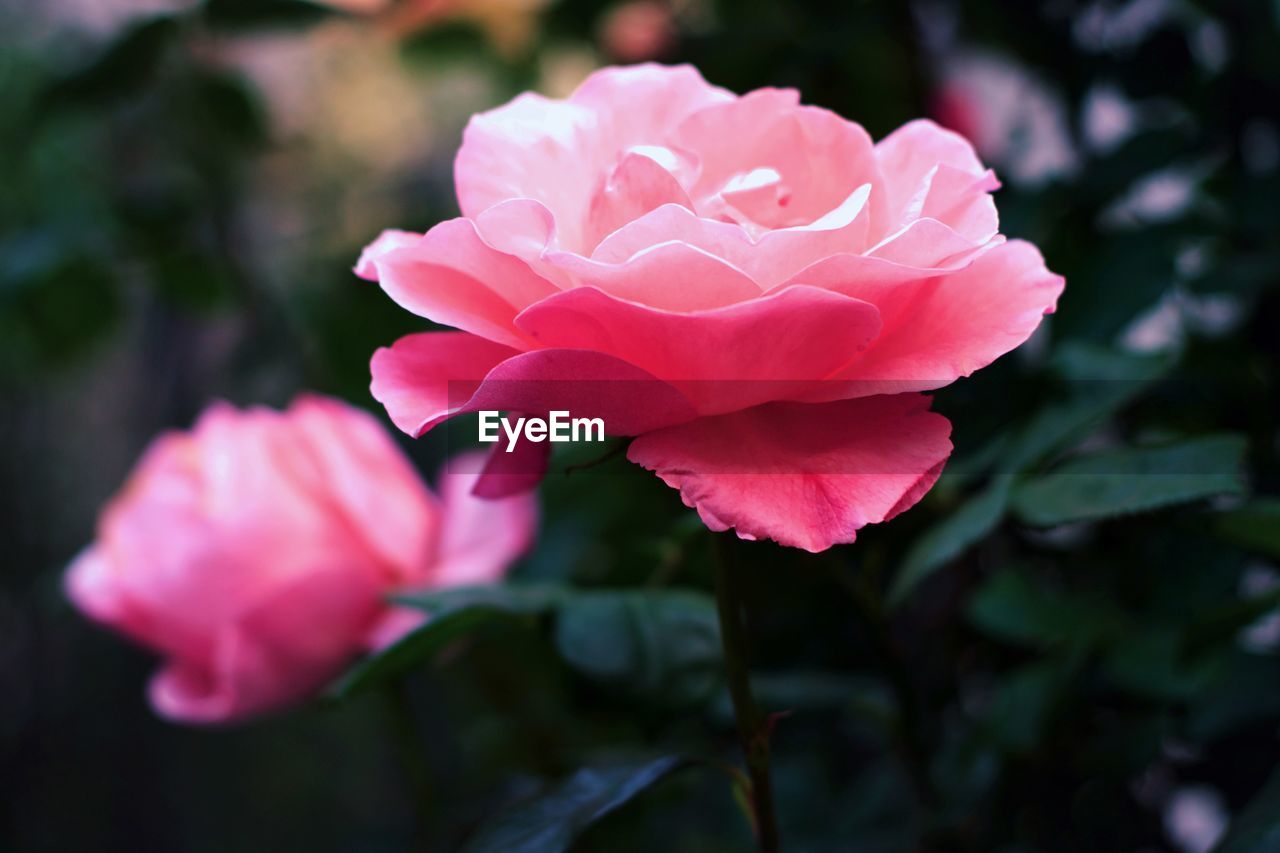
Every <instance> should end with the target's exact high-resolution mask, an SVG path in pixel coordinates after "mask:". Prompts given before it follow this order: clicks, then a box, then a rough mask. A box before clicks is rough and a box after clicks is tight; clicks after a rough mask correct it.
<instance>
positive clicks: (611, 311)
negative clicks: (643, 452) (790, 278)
mask: <svg viewBox="0 0 1280 853" xmlns="http://www.w3.org/2000/svg"><path fill="white" fill-rule="evenodd" d="M517 323H518V324H519V325H520V326H521V327H522V328H523V329H525V330H526V331H528V332H529V334H530V335H531V336H533V337H534V338H536V339H537V340H538V341H540V342H542V343H544V344H546V345H547V346H559V347H569V348H575V349H584V350H593V351H596V352H602V353H608V354H610V355H612V356H615V357H617V358H620V359H622V360H624V361H626V362H628V363H630V364H633V365H635V366H636V367H638V368H641V369H643V370H644V371H647V372H648V373H650V374H652V375H653V376H656V377H658V378H659V379H662V380H665V381H667V382H669V383H671V384H672V385H673V386H675V387H677V388H679V389H680V391H681V392H682V393H683V394H684V395H685V397H687V398H688V399H689V400H691V401H693V402H694V404H695V406H696V407H697V410H698V413H699V414H704V415H705V414H718V413H720V412H726V411H732V410H734V409H741V408H745V407H747V406H753V405H757V404H759V403H762V402H765V401H767V400H774V399H778V398H779V397H784V398H785V397H786V396H789V395H794V394H796V393H798V391H797V389H798V388H802V387H804V386H805V385H807V384H808V383H811V382H815V381H819V380H822V379H824V378H826V377H828V376H829V375H832V374H834V373H836V372H837V371H839V370H840V369H841V368H843V367H844V366H845V365H846V364H848V363H849V361H850V360H852V359H853V358H855V357H856V356H857V355H858V353H859V352H861V351H862V349H864V348H865V347H866V346H867V345H868V343H870V342H871V341H872V340H873V339H874V338H875V336H876V334H877V333H878V332H879V331H880V318H879V314H878V312H877V311H876V309H875V308H874V307H873V306H872V305H870V304H869V303H866V302H862V301H860V300H857V299H851V298H849V297H846V296H842V295H840V294H836V293H832V292H830V291H826V290H820V289H818V288H812V287H793V288H789V289H787V290H784V291H781V292H779V293H776V294H774V295H772V296H767V297H763V298H760V299H755V300H752V301H750V302H745V303H741V304H738V305H730V306H728V307H726V308H718V309H715V310H711V311H701V312H694V313H688V314H676V313H671V312H665V311H658V310H656V309H653V308H649V307H646V306H644V305H637V304H635V303H634V302H626V301H624V300H621V299H616V298H614V297H612V296H610V295H608V294H605V293H602V292H601V291H599V290H595V289H594V288H587V287H582V288H576V289H574V290H566V291H562V292H561V293H559V294H557V295H556V296H554V297H552V298H550V299H545V300H543V301H542V302H540V303H538V304H537V305H534V306H532V307H530V308H529V309H528V310H526V311H525V312H524V313H523V314H521V315H520V316H519V317H518V318H517ZM571 411H573V410H571ZM574 413H575V414H577V412H576V411H575V412H574ZM608 427H609V425H608V421H606V428H608Z"/></svg>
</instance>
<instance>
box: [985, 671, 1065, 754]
mask: <svg viewBox="0 0 1280 853" xmlns="http://www.w3.org/2000/svg"><path fill="white" fill-rule="evenodd" d="M1070 674H1071V673H1070V668H1069V667H1068V666H1064V664H1063V663H1061V662H1059V661H1046V662H1041V663H1035V664H1031V665H1029V666H1025V667H1023V668H1021V669H1019V670H1017V671H1015V672H1013V673H1011V674H1009V675H1007V676H1005V677H1004V678H1003V679H1002V680H1001V681H1000V684H999V686H998V687H997V688H996V692H995V695H994V696H993V697H992V700H991V705H990V707H989V708H988V709H987V713H986V715H985V717H984V719H985V722H986V733H987V736H988V737H990V738H991V740H993V741H994V742H995V743H996V744H998V745H999V746H1000V747H1001V748H1003V749H1006V750H1010V751H1014V752H1023V751H1027V750H1030V749H1032V748H1034V747H1035V745H1036V744H1037V743H1038V742H1039V741H1040V739H1041V737H1042V733H1043V731H1044V727H1045V725H1046V724H1047V722H1048V718H1049V715H1050V713H1051V711H1052V708H1053V704H1054V701H1055V700H1056V699H1057V697H1058V695H1059V694H1060V693H1061V692H1062V690H1063V688H1064V686H1065V685H1066V683H1067V680H1068V679H1069V678H1070Z"/></svg>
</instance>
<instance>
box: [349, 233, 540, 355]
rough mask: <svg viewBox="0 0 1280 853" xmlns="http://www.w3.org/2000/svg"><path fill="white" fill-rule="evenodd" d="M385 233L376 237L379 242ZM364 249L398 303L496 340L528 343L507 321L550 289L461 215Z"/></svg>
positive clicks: (516, 344) (368, 263)
mask: <svg viewBox="0 0 1280 853" xmlns="http://www.w3.org/2000/svg"><path fill="white" fill-rule="evenodd" d="M386 239H387V238H386V237H385V235H384V237H382V238H379V240H380V241H383V240H386ZM390 242H393V243H394V244H395V245H396V246H398V248H393V249H389V250H385V251H376V252H375V250H374V249H373V247H370V249H367V250H366V255H368V256H369V257H368V259H367V260H366V259H365V258H362V263H363V264H364V266H365V267H366V270H367V267H369V266H372V268H373V271H374V273H375V274H376V276H377V280H378V283H379V284H381V285H382V289H383V290H385V291H386V292H387V295H388V296H390V297H391V298H392V299H393V300H395V301H396V302H397V303H398V304H399V305H400V306H401V307H403V308H406V309H407V310H409V311H412V312H413V313H414V314H417V315H418V316H420V317H426V318H427V319H428V320H432V321H434V322H437V323H442V324H445V325H448V326H454V327H457V328H459V329H462V330H463V331H468V332H472V333H473V334H477V335H480V336H481V337H485V338H488V339H489V340H492V341H495V342H497V343H502V344H506V345H508V346H513V347H517V348H523V347H524V346H526V345H527V344H528V342H527V341H526V340H525V338H524V336H523V335H521V334H520V333H519V332H518V331H517V330H516V329H515V328H514V327H513V326H512V324H511V321H512V319H513V318H514V317H515V315H516V314H518V313H519V312H520V311H521V310H522V309H523V308H524V307H525V306H527V305H530V304H532V303H533V302H536V301H537V300H539V299H541V298H543V297H544V296H547V295H549V294H551V293H554V292H555V291H556V287H555V285H553V284H552V283H551V282H549V281H547V280H546V279H544V278H542V277H541V276H539V275H537V274H536V273H534V272H533V270H531V269H530V268H529V266H528V265H527V264H525V263H524V262H522V261H520V260H519V259H517V258H514V257H512V256H510V255H507V254H504V253H502V252H499V251H497V250H496V249H494V248H493V247H491V246H490V245H489V244H488V243H486V242H484V240H482V239H480V235H479V234H478V233H477V232H476V226H475V225H474V224H473V223H471V222H470V221H469V220H466V219H450V220H448V221H447V222H442V223H440V224H439V225H437V226H436V227H434V228H432V229H431V230H430V231H428V232H427V233H426V234H424V235H423V236H422V238H421V239H419V240H417V241H416V242H412V243H409V244H407V245H405V244H404V242H403V238H400V237H397V238H395V239H394V240H392V241H390Z"/></svg>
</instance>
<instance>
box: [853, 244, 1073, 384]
mask: <svg viewBox="0 0 1280 853" xmlns="http://www.w3.org/2000/svg"><path fill="white" fill-rule="evenodd" d="M1063 285H1064V281H1063V278H1062V277H1061V276H1058V275H1054V274H1053V273H1051V272H1049V271H1048V269H1046V268H1045V265H1044V258H1043V257H1041V255H1040V252H1039V250H1037V249H1036V247H1035V246H1033V245H1031V244H1030V243H1027V242H1024V241H1022V240H1013V241H1011V242H1008V243H1004V244H1001V245H998V246H996V247H995V248H993V249H991V250H990V251H988V252H985V253H983V254H982V255H980V256H979V257H978V258H977V259H976V260H975V261H974V262H973V263H972V264H971V265H970V266H968V267H966V268H965V269H962V270H960V271H958V272H955V273H952V274H950V275H943V276H938V277H937V278H933V279H927V280H922V281H917V282H914V283H912V284H910V285H907V286H900V287H896V288H884V289H882V291H881V293H880V294H878V295H877V296H876V297H873V300H874V301H875V304H876V305H877V306H878V307H879V308H880V310H881V313H882V316H883V317H884V331H883V332H881V334H880V337H879V338H877V339H876V341H875V343H873V344H872V345H871V347H870V348H869V349H868V350H867V352H866V353H865V354H864V355H863V356H862V358H860V359H858V360H857V361H856V362H854V363H853V364H852V365H851V366H850V368H849V369H848V370H846V371H843V372H842V373H841V374H840V375H839V376H838V377H834V378H837V379H843V380H854V382H855V384H854V385H853V386H852V387H851V388H850V390H849V392H848V393H850V394H858V395H866V394H873V393H885V392H898V391H926V390H931V389H934V388H941V387H942V386H944V385H947V384H950V383H951V382H953V381H955V380H956V379H958V378H960V377H962V376H968V375H969V374H971V373H973V371H975V370H977V369H978V368H981V367H985V366H987V365H988V364H990V363H991V362H993V361H995V360H996V359H997V358H999V357H1000V356H1002V355H1004V354H1005V353H1007V352H1009V351H1010V350H1012V349H1014V348H1015V347H1017V346H1018V345H1019V344H1021V343H1022V342H1023V341H1025V340H1026V339H1027V338H1029V337H1031V333H1032V332H1034V331H1035V330H1036V327H1037V326H1039V325H1040V321H1041V319H1042V318H1043V317H1044V315H1045V314H1049V313H1052V312H1053V310H1054V308H1055V307H1056V305H1057V301H1058V296H1059V295H1060V294H1061V293H1062V288H1063Z"/></svg>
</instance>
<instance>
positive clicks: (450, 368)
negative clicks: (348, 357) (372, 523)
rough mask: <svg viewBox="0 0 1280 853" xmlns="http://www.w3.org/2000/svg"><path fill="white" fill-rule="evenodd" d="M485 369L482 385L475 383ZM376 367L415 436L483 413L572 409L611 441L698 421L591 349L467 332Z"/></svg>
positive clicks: (418, 338)
mask: <svg viewBox="0 0 1280 853" xmlns="http://www.w3.org/2000/svg"><path fill="white" fill-rule="evenodd" d="M503 356H508V357H507V358H505V359H504V358H503ZM486 365H487V366H488V368H489V369H488V370H487V372H486V373H485V375H484V376H483V378H482V379H474V378H473V377H475V376H476V373H477V372H478V371H479V370H480V369H483V368H484V367H485V366H486ZM372 368H373V385H372V391H373V396H374V397H375V398H376V399H377V400H378V401H379V402H381V403H382V404H383V405H385V406H386V407H387V412H388V414H390V415H391V420H392V421H394V422H395V424H396V426H398V427H400V428H401V429H402V430H404V431H405V432H407V433H409V434H410V435H413V436H419V435H421V434H422V433H424V432H426V431H427V430H429V429H431V428H432V427H433V426H435V425H436V424H438V423H441V422H442V421H444V420H447V419H448V418H451V417H453V416H454V415H458V414H463V413H465V412H475V411H480V410H492V411H509V412H519V413H523V414H544V413H546V412H548V411H551V410H565V411H569V412H572V413H573V415H574V416H575V417H600V418H604V421H605V429H606V430H608V432H609V433H610V434H612V435H636V434H639V433H641V432H646V431H648V430H651V429H656V428H658V427H660V426H667V425H669V424H673V423H679V422H680V421H684V420H689V419H690V418H692V417H695V416H696V412H695V411H694V409H693V407H692V406H691V405H690V403H689V402H688V401H687V400H686V399H685V398H684V397H683V396H681V395H680V393H679V392H678V391H677V390H676V389H674V388H672V387H671V386H670V385H668V384H667V383H664V382H661V381H659V380H657V379H656V378H654V377H653V376H651V375H650V374H648V373H646V372H645V371H643V370H641V369H640V368H638V367H635V366H634V365H631V364H628V363H626V362H625V361H622V360H620V359H618V358H615V357H613V356H611V355H607V354H605V353H599V352H591V351H587V350H578V349H543V350H535V351H533V352H526V353H516V352H515V351H514V350H509V349H506V348H505V347H499V346H497V345H496V344H491V343H489V342H488V341H484V340H481V339H480V338H476V337H475V336H474V335H467V334H465V333H462V332H426V333H422V334H417V335H408V336H406V337H403V338H401V339H400V340H398V341H396V343H395V344H394V345H393V346H391V347H388V348H384V349H380V350H378V351H377V352H376V353H374V355H373V364H372ZM462 377H467V379H466V381H463V380H462Z"/></svg>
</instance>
